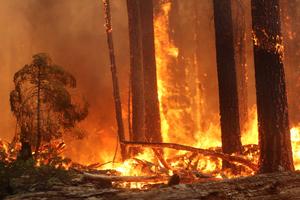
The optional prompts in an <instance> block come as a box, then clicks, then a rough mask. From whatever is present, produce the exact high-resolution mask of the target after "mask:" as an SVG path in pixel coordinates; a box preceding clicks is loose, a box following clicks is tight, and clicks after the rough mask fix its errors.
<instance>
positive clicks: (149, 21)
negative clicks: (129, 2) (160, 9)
mask: <svg viewBox="0 0 300 200" xmlns="http://www.w3.org/2000/svg"><path fill="white" fill-rule="evenodd" d="M139 2H140V14H141V32H142V57H143V70H144V94H145V96H144V98H145V136H146V139H147V140H148V141H151V142H160V141H162V136H161V130H160V129H161V127H160V113H159V103H158V94H157V77H156V62H155V47H154V28H153V3H152V0H140V1H139Z"/></svg>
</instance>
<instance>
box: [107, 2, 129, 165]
mask: <svg viewBox="0 0 300 200" xmlns="http://www.w3.org/2000/svg"><path fill="white" fill-rule="evenodd" d="M103 5H104V15H105V28H106V34H107V44H108V49H109V58H110V69H111V74H112V82H113V95H114V101H115V112H116V119H117V125H118V137H119V140H120V141H124V140H125V133H124V125H123V118H122V105H121V97H120V91H119V82H118V76H117V66H116V60H115V53H114V46H113V35H112V25H111V15H110V1H109V0H103ZM120 146H121V156H122V160H125V159H126V158H127V153H126V147H125V145H123V144H122V143H121V144H120Z"/></svg>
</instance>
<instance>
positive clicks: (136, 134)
mask: <svg viewBox="0 0 300 200" xmlns="http://www.w3.org/2000/svg"><path fill="white" fill-rule="evenodd" d="M139 4H140V3H139V0H127V10H128V27H129V47H130V87H131V93H132V98H131V99H132V104H131V105H132V134H131V135H130V140H131V141H140V142H141V141H145V127H144V125H145V117H144V116H145V112H144V109H145V104H144V79H143V64H142V44H141V30H140V8H139Z"/></svg>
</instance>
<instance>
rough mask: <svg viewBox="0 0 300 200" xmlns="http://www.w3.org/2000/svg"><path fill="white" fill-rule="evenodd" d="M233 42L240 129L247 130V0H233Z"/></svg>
mask: <svg viewBox="0 0 300 200" xmlns="http://www.w3.org/2000/svg"><path fill="white" fill-rule="evenodd" d="M231 3H232V21H233V38H234V40H233V43H234V51H235V66H236V77H237V88H238V100H239V118H240V130H241V132H242V131H245V129H246V124H247V121H248V93H247V69H246V67H247V63H246V18H245V9H246V8H245V1H243V0H241V1H240V0H233V1H231Z"/></svg>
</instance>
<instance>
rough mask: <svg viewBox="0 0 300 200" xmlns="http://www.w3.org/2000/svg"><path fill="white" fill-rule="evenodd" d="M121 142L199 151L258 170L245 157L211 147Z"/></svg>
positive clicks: (128, 144)
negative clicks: (211, 148)
mask: <svg viewBox="0 0 300 200" xmlns="http://www.w3.org/2000/svg"><path fill="white" fill-rule="evenodd" d="M121 143H123V144H124V145H126V147H148V148H170V149H176V150H184V151H191V152H197V153H199V154H202V155H205V156H211V157H217V158H221V159H223V160H226V161H228V162H236V163H239V164H242V165H244V166H246V167H249V168H250V169H252V170H253V171H257V170H258V166H257V165H256V164H254V163H252V162H250V161H249V160H247V159H244V158H242V157H239V156H233V155H229V154H225V153H221V152H217V151H214V150H210V149H201V148H196V147H191V146H186V145H182V144H176V143H147V142H128V141H121Z"/></svg>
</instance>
